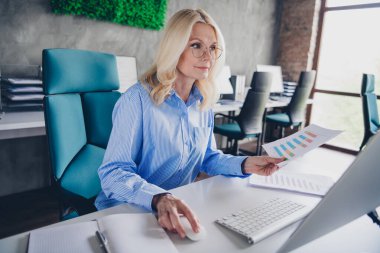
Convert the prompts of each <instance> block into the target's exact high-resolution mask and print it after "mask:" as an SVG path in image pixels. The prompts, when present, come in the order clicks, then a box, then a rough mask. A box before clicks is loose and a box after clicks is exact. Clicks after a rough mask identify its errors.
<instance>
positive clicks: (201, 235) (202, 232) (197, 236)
mask: <svg viewBox="0 0 380 253" xmlns="http://www.w3.org/2000/svg"><path fill="white" fill-rule="evenodd" d="M179 220H180V222H181V224H182V226H183V228H184V229H185V233H186V237H187V238H189V239H190V240H192V241H199V240H203V239H205V238H206V235H207V232H206V229H205V228H204V227H203V226H202V225H200V227H199V232H198V233H196V232H194V231H193V228H192V227H191V224H190V222H189V220H188V219H187V218H186V217H185V216H181V217H179Z"/></svg>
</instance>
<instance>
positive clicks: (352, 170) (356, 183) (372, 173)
mask: <svg viewBox="0 0 380 253" xmlns="http://www.w3.org/2000/svg"><path fill="white" fill-rule="evenodd" d="M379 150H380V134H379V133H378V134H376V135H375V136H374V137H373V138H372V139H371V140H370V143H369V144H367V147H366V148H365V149H364V150H363V151H362V152H361V153H360V154H359V155H358V156H357V158H356V159H355V161H354V162H353V163H352V164H351V165H350V167H349V168H348V169H347V170H346V171H345V173H344V174H343V175H342V176H341V178H340V179H339V180H338V181H337V182H336V183H335V185H334V186H333V187H332V188H331V189H330V190H329V192H328V193H327V194H326V195H325V197H324V198H323V199H322V200H321V201H320V202H319V204H318V205H317V206H316V207H315V208H314V210H313V211H312V212H311V213H310V214H309V215H308V216H307V218H306V219H305V220H304V221H303V222H302V223H301V225H300V226H299V227H298V228H297V230H296V231H295V232H294V233H293V234H292V235H291V237H290V238H289V240H288V241H287V242H286V243H285V244H284V245H283V246H282V247H281V249H280V252H289V251H291V250H294V249H296V248H298V247H300V246H302V245H304V244H306V243H308V242H310V241H312V240H314V239H316V238H318V237H320V236H322V235H324V234H326V233H328V232H330V231H332V230H335V229H337V228H339V227H341V226H343V225H345V224H347V223H349V222H351V221H352V220H354V219H356V218H358V217H360V216H362V215H364V214H367V213H369V212H370V211H372V210H375V209H376V207H378V206H380V183H379V178H380V169H379V164H380V157H379ZM374 226H375V225H374Z"/></svg>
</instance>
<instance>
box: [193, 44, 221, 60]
mask: <svg viewBox="0 0 380 253" xmlns="http://www.w3.org/2000/svg"><path fill="white" fill-rule="evenodd" d="M196 43H199V44H201V45H202V46H204V47H205V48H206V49H203V52H202V54H201V55H200V56H196V55H195V53H194V50H200V48H199V49H198V48H194V47H192V46H190V48H191V53H192V54H193V56H194V57H195V58H202V57H204V56H205V54H206V51H208V53H209V54H210V57H211V58H212V59H214V60H217V59H219V58H220V57H221V56H222V54H223V49H222V48H221V47H218V46H217V45H215V50H219V51H220V54H219V56H218V57H215V56H213V54H212V53H211V52H210V49H211V48H210V47H207V46H206V45H205V44H204V43H202V42H196ZM207 49H208V50H207Z"/></svg>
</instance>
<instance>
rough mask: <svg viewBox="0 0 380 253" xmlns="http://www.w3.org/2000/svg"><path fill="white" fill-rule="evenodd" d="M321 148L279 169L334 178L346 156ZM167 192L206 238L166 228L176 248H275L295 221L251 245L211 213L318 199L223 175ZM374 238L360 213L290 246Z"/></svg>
mask: <svg viewBox="0 0 380 253" xmlns="http://www.w3.org/2000/svg"><path fill="white" fill-rule="evenodd" d="M323 152H325V151H323V149H319V150H315V151H313V152H310V153H309V154H307V155H305V156H304V157H302V158H300V159H299V160H297V161H294V162H292V163H289V164H288V165H287V166H286V167H284V168H283V169H284V170H289V171H303V172H305V173H314V174H316V173H318V172H319V174H324V175H329V176H331V177H333V178H335V179H337V178H338V177H339V176H340V175H341V173H342V172H343V171H344V170H345V169H346V168H347V167H348V165H349V163H350V161H348V162H347V161H346V160H345V161H343V160H340V159H339V158H337V159H336V160H335V161H331V160H330V161H329V160H327V159H325V160H323V159H320V157H321V156H323V155H324V153H323ZM171 192H172V193H173V194H175V195H176V196H178V197H180V198H182V199H183V200H184V201H185V202H186V203H187V204H188V205H190V207H191V208H192V209H193V210H194V211H195V212H196V214H197V216H198V217H199V218H200V221H201V223H202V225H203V226H204V227H205V228H206V230H207V233H208V235H207V237H206V239H204V240H202V241H198V242H192V241H190V240H188V239H185V240H181V239H180V238H179V237H178V235H177V234H172V233H169V236H170V238H171V240H172V241H173V242H174V244H175V246H176V247H177V249H178V251H179V252H276V251H277V250H278V249H279V248H280V247H281V245H283V244H284V243H285V241H286V240H287V239H288V238H289V236H290V235H291V234H292V233H293V232H294V230H295V229H296V228H297V226H298V225H299V224H300V222H298V223H295V224H293V225H291V226H288V227H286V228H285V229H283V230H281V231H279V232H277V233H276V234H274V235H272V236H270V237H268V238H266V239H264V240H263V241H261V242H259V243H257V244H256V245H250V244H248V243H247V241H246V240H245V239H243V238H242V237H240V236H238V235H236V234H235V233H233V232H231V231H229V230H227V229H225V228H223V227H221V226H219V225H218V224H216V223H215V219H216V218H218V217H221V216H223V215H225V214H228V213H231V212H233V211H235V210H239V209H241V208H243V207H245V206H247V205H249V204H250V203H251V202H256V201H260V200H262V199H264V198H267V197H272V196H280V197H285V198H291V199H292V200H302V201H306V202H308V203H310V204H317V203H318V201H319V200H320V198H319V197H315V196H310V195H304V194H296V193H291V192H284V191H280V190H270V189H259V188H254V187H252V186H249V185H248V181H247V179H241V178H228V177H223V176H216V177H212V178H209V179H205V180H202V181H199V182H196V183H193V184H189V185H186V186H183V187H179V188H176V189H174V190H172V191H171ZM130 212H142V210H141V209H139V208H136V207H133V206H130V205H120V206H117V207H113V208H109V209H106V210H103V211H100V212H95V213H92V214H88V215H85V216H82V217H79V218H76V219H72V220H69V221H66V222H61V223H57V224H54V225H52V226H60V225H63V224H67V223H73V222H79V221H88V220H92V219H94V218H97V217H101V216H104V215H108V214H114V213H130ZM332 215H334V214H332ZM335 215H338V214H335ZM378 238H380V230H379V228H378V227H377V226H375V225H373V224H372V222H371V221H370V219H369V218H368V217H366V216H362V217H361V218H359V219H357V220H355V221H353V222H351V223H349V224H347V225H345V226H343V227H341V228H339V229H337V230H335V231H333V232H331V233H329V234H327V235H324V236H322V237H320V238H319V239H317V240H314V241H312V242H310V243H309V244H307V245H304V246H302V247H301V248H298V249H296V250H295V251H294V252H296V253H303V252H308V253H314V252H315V253H317V252H318V253H319V252H349V253H350V252H352V253H353V252H355V253H357V252H380V240H378ZM27 239H28V233H22V234H19V235H16V236H12V237H9V238H5V239H3V240H0V252H10V253H12V252H26V248H27ZM147 243H149V242H147Z"/></svg>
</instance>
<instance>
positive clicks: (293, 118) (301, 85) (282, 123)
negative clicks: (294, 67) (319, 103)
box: [266, 70, 316, 138]
mask: <svg viewBox="0 0 380 253" xmlns="http://www.w3.org/2000/svg"><path fill="white" fill-rule="evenodd" d="M315 74H316V72H315V71H314V70H311V71H302V72H301V74H300V78H299V81H298V85H297V87H296V90H295V92H294V95H293V96H292V98H291V100H290V103H289V105H288V106H287V107H286V108H285V110H284V112H282V113H273V114H268V115H267V116H266V122H267V123H270V124H272V125H275V126H278V127H280V136H279V138H282V137H284V135H285V128H287V127H291V128H294V127H296V128H297V129H298V128H299V127H300V126H301V125H302V123H303V122H304V121H305V115H306V105H307V99H308V98H309V96H310V92H311V90H312V88H313V85H314V81H315Z"/></svg>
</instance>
